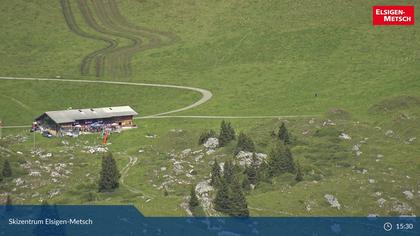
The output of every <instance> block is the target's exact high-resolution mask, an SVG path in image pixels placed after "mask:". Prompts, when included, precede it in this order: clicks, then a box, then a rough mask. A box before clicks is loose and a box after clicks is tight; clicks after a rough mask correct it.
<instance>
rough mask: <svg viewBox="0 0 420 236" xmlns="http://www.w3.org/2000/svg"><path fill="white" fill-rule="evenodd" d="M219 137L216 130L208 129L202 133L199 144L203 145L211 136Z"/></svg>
mask: <svg viewBox="0 0 420 236" xmlns="http://www.w3.org/2000/svg"><path fill="white" fill-rule="evenodd" d="M214 137H217V135H216V132H214V130H212V129H211V130H206V131H204V132H203V133H201V135H200V137H199V138H198V144H199V145H201V144H203V143H205V142H206V141H207V139H209V138H214Z"/></svg>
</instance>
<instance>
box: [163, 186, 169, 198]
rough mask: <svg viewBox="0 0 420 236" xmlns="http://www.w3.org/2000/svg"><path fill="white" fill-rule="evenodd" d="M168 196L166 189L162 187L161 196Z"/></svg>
mask: <svg viewBox="0 0 420 236" xmlns="http://www.w3.org/2000/svg"><path fill="white" fill-rule="evenodd" d="M168 195H169V193H168V190H167V189H166V187H163V196H165V197H167V196H168Z"/></svg>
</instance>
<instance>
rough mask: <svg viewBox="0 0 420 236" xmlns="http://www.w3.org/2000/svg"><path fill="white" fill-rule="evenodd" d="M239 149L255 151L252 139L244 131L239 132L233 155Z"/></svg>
mask: <svg viewBox="0 0 420 236" xmlns="http://www.w3.org/2000/svg"><path fill="white" fill-rule="evenodd" d="M240 151H245V152H255V145H254V141H252V139H251V138H250V137H249V136H247V135H246V134H244V133H242V132H241V133H240V134H239V136H238V143H237V144H236V149H235V155H236V154H238V153H239V152H240Z"/></svg>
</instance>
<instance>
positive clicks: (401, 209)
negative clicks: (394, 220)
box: [391, 201, 413, 214]
mask: <svg viewBox="0 0 420 236" xmlns="http://www.w3.org/2000/svg"><path fill="white" fill-rule="evenodd" d="M391 210H392V211H395V212H398V213H399V214H409V213H410V212H411V211H412V210H413V209H412V208H411V207H410V206H409V205H408V204H407V203H405V202H400V201H394V203H393V205H392V207H391Z"/></svg>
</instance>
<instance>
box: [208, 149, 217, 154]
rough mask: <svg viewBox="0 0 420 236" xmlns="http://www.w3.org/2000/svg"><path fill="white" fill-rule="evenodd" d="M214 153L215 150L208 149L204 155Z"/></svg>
mask: <svg viewBox="0 0 420 236" xmlns="http://www.w3.org/2000/svg"><path fill="white" fill-rule="evenodd" d="M214 152H216V150H214V149H210V150H207V151H206V154H207V155H210V154H212V153H214Z"/></svg>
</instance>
